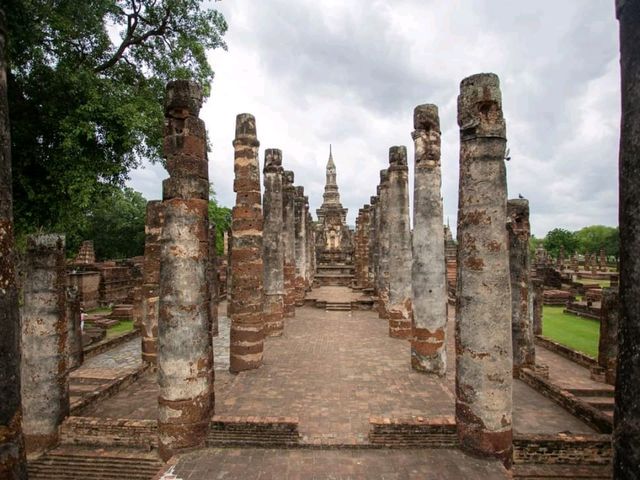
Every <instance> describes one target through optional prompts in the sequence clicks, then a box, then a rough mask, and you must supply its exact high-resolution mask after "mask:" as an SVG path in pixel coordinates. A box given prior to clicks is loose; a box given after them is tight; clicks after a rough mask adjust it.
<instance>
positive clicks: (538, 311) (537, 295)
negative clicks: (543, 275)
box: [531, 278, 544, 337]
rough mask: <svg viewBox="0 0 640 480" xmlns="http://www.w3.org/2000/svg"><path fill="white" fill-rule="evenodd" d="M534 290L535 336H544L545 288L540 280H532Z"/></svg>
mask: <svg viewBox="0 0 640 480" xmlns="http://www.w3.org/2000/svg"><path fill="white" fill-rule="evenodd" d="M531 288H532V289H533V315H532V317H533V335H534V337H535V336H536V335H542V313H543V310H542V307H543V306H544V286H543V281H542V279H540V278H534V279H532V280H531Z"/></svg>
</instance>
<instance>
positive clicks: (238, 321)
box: [229, 113, 264, 373]
mask: <svg viewBox="0 0 640 480" xmlns="http://www.w3.org/2000/svg"><path fill="white" fill-rule="evenodd" d="M259 146H260V142H258V138H257V136H256V120H255V118H254V117H253V115H250V114H248V113H242V114H240V115H238V117H237V118H236V138H235V140H234V141H233V148H234V150H235V156H234V171H235V181H234V183H233V190H234V191H235V192H236V205H235V207H233V212H232V216H233V223H232V226H231V234H232V236H233V238H232V242H231V243H232V245H233V249H232V251H231V276H232V277H233V280H232V281H231V288H232V291H231V315H230V318H231V338H230V361H229V371H230V372H232V373H238V372H242V371H244V370H251V369H254V368H258V367H260V366H261V365H262V352H263V348H264V316H263V311H262V309H263V302H264V287H263V286H264V283H263V275H264V271H263V264H262V247H263V245H262V199H261V194H260V163H259V161H258V147H259Z"/></svg>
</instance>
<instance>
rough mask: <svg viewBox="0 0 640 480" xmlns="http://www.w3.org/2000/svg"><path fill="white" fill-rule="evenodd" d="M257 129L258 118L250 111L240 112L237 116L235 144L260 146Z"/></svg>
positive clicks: (237, 145) (235, 145) (236, 145)
mask: <svg viewBox="0 0 640 480" xmlns="http://www.w3.org/2000/svg"><path fill="white" fill-rule="evenodd" d="M256 135H257V130H256V119H255V117H254V116H253V115H251V114H250V113H240V114H238V115H237V116H236V137H235V139H234V140H233V146H234V147H239V146H247V147H259V146H260V142H259V141H258V137H257V136H256Z"/></svg>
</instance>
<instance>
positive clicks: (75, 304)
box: [65, 286, 84, 371]
mask: <svg viewBox="0 0 640 480" xmlns="http://www.w3.org/2000/svg"><path fill="white" fill-rule="evenodd" d="M65 293H66V313H65V318H66V321H67V353H66V355H67V369H68V370H69V371H71V370H75V369H76V368H78V367H79V366H80V365H82V362H83V361H84V350H83V348H82V330H81V326H80V322H81V317H80V316H81V314H82V312H81V309H80V295H79V292H78V287H69V286H67V287H66V292H65Z"/></svg>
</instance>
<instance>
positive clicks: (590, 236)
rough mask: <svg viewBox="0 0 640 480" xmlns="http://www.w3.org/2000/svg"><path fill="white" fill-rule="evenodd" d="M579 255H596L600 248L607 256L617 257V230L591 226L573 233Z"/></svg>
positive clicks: (602, 226)
mask: <svg viewBox="0 0 640 480" xmlns="http://www.w3.org/2000/svg"><path fill="white" fill-rule="evenodd" d="M575 236H576V239H577V240H578V250H579V251H580V253H598V252H599V251H600V249H601V248H604V251H605V253H606V255H607V256H612V257H616V258H617V257H618V252H619V245H618V244H619V241H618V228H615V227H607V226H604V225H591V226H589V227H584V228H582V229H580V230H578V231H577V232H576V233H575Z"/></svg>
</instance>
